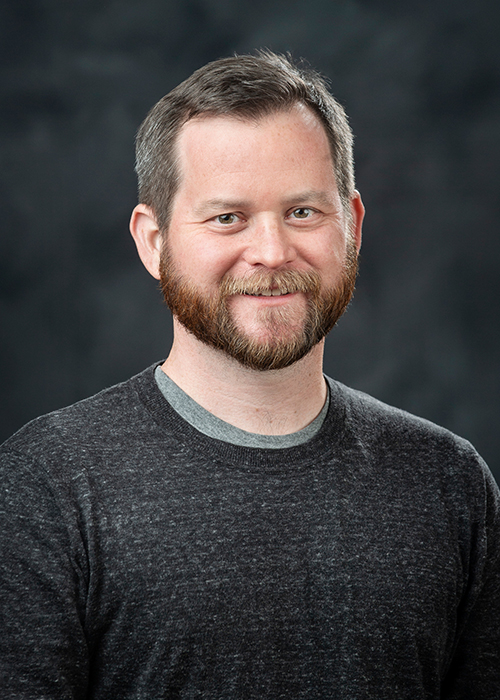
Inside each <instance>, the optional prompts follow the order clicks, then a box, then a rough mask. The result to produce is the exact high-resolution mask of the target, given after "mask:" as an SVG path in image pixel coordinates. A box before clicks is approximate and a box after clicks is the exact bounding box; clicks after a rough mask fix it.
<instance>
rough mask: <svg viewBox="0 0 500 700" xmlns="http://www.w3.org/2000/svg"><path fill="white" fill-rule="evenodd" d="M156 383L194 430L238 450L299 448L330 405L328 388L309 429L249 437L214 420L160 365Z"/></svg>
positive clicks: (317, 430) (241, 431)
mask: <svg viewBox="0 0 500 700" xmlns="http://www.w3.org/2000/svg"><path fill="white" fill-rule="evenodd" d="M155 380H156V383H157V384H158V388H159V389H160V391H161V393H162V394H163V396H164V397H165V398H166V399H167V401H168V402H169V404H170V405H171V406H172V408H173V409H174V410H175V411H177V413H178V414H179V415H180V416H181V417H182V418H184V420H185V421H187V422H188V423H189V424H190V425H192V426H193V428H196V430H199V431H200V433H203V435H207V436H208V437H211V438H215V439H216V440H222V441H223V442H229V443H231V444H232V445H240V446H241V447H259V448H261V449H272V450H280V449H284V448H286V447H295V446H296V445H302V444H303V443H305V442H307V441H308V440H310V439H311V438H313V437H314V436H315V435H316V434H317V433H318V432H319V430H320V429H321V426H322V425H323V422H324V420H325V416H326V414H327V413H328V406H329V404H330V390H329V389H328V384H327V394H326V400H325V403H324V405H323V408H322V409H321V411H320V413H319V414H318V415H317V416H316V418H315V419H314V420H313V421H312V422H311V423H309V425H306V427H305V428H302V430H298V431H297V432H295V433H289V434H288V435H260V434H259V433H249V432H248V431H247V430H242V429H241V428H237V427H236V426H234V425H231V424H230V423H227V422H226V421H223V420H221V419H220V418H217V416H214V415H213V413H210V411H207V410H206V409H205V408H203V406H200V404H199V403H197V402H196V401H195V400H194V399H192V398H191V397H190V396H189V395H188V394H186V392H185V391H183V390H182V389H181V388H180V386H178V385H177V384H176V383H175V382H174V381H173V380H172V379H170V377H169V376H168V375H166V374H165V372H164V371H163V370H162V368H161V366H160V365H158V367H157V368H156V370H155Z"/></svg>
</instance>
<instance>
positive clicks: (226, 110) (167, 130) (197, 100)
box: [136, 50, 354, 231]
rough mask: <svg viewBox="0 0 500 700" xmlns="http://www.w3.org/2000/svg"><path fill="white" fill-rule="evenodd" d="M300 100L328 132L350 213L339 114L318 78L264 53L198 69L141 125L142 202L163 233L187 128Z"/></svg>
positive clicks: (346, 131)
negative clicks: (180, 139) (196, 121)
mask: <svg viewBox="0 0 500 700" xmlns="http://www.w3.org/2000/svg"><path fill="white" fill-rule="evenodd" d="M297 102H301V103H303V104H304V105H306V106H307V107H309V108H310V109H311V110H312V111H313V112H314V114H316V116H317V117H318V118H319V120H320V122H321V123H322V124H323V127H324V128H325V131H326V134H327V137H328V140H329V142H330V149H331V153H332V159H333V165H334V170H335V177H336V181H337V186H338V189H339V194H340V197H341V200H342V203H343V205H344V208H345V209H346V210H347V211H348V212H349V201H350V198H351V196H352V193H353V190H354V167H353V156H352V141H353V138H352V132H351V129H350V127H349V124H348V121H347V117H346V114H345V112H344V109H343V108H342V106H341V105H340V104H339V103H338V102H337V100H335V98H334V97H333V96H332V95H331V94H330V92H329V91H328V89H327V85H326V81H325V80H324V78H323V77H322V76H321V75H320V74H319V73H317V72H316V71H314V70H311V69H310V68H308V67H305V66H303V65H302V64H296V63H294V62H293V61H292V59H291V58H290V57H289V56H283V55H278V54H275V53H272V52H271V51H267V50H266V51H260V52H258V53H257V54H256V55H255V56H254V55H243V56H231V57H229V58H222V59H219V60H217V61H213V62H211V63H208V64H207V65H205V66H203V67H202V68H199V69H198V70H197V71H195V72H194V73H193V74H192V75H191V76H190V77H189V78H187V80H185V81H184V82H182V83H181V84H180V85H178V86H177V87H176V88H174V89H173V90H172V91H171V92H169V93H168V95H165V97H163V98H162V99H161V100H160V101H159V102H157V103H156V105H155V106H154V107H153V108H152V109H151V111H150V112H149V114H148V115H147V117H146V119H145V120H144V121H143V123H142V124H141V126H140V128H139V131H138V134H137V139H136V173H137V177H138V181H139V201H140V202H142V203H144V204H147V205H148V206H150V207H151V208H152V209H153V211H154V213H155V216H156V218H157V222H158V225H159V227H160V229H161V230H162V231H166V230H167V229H168V225H169V220H170V212H171V205H172V201H173V197H174V195H175V193H176V191H177V188H178V185H179V168H178V166H177V159H176V153H175V143H176V139H177V136H178V135H179V132H180V130H181V128H182V127H183V126H184V124H186V122H188V121H189V120H190V119H193V118H194V117H196V116H198V115H200V114H204V115H214V116H222V115H227V116H234V117H237V118H242V119H259V118H261V117H264V116H267V115H269V114H273V113H274V112H279V111H283V110H287V109H290V108H291V107H293V105H294V104H296V103H297Z"/></svg>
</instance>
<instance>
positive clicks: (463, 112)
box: [0, 0, 500, 478]
mask: <svg viewBox="0 0 500 700" xmlns="http://www.w3.org/2000/svg"><path fill="white" fill-rule="evenodd" d="M499 19H500V3H498V2H497V0H495V1H492V2H488V1H480V2H478V1H477V0H476V1H475V2H471V1H470V0H467V1H466V2H465V1H462V0H433V1H430V0H424V1H423V2H410V1H409V0H407V1H406V2H401V0H378V1H377V0H373V1H370V0H346V1H335V0H307V1H303V0H266V1H265V2H264V1H263V0H240V1H238V0H108V1H106V0H92V1H91V0H89V1H87V2H85V1H83V0H81V1H79V2H76V1H73V2H71V1H68V0H3V1H2V3H1V6H0V54H1V75H0V93H1V99H0V106H1V116H0V126H1V129H0V142H1V146H0V149H1V150H0V157H1V168H0V176H1V184H0V207H1V226H2V228H1V238H0V289H1V301H0V312H1V319H0V322H1V346H0V368H1V373H2V381H1V390H2V402H1V411H2V420H1V437H6V436H7V435H9V434H10V433H11V432H13V431H14V430H15V429H17V428H18V427H20V426H21V425H22V424H23V423H24V422H26V421H27V420H29V419H31V418H33V417H34V416H36V415H38V414H40V413H42V412H46V411H49V410H52V409H54V408H57V407H60V406H63V405H65V404H68V403H71V402H73V401H76V400H77V399H80V398H82V397H85V396H88V395H89V394H91V393H94V392H96V391H98V390H99V389H101V388H103V387H105V386H107V385H110V384H112V383H114V382H116V381H119V380H122V379H125V378H127V377H128V376H130V375H131V374H133V373H135V372H138V371H140V370H141V369H143V368H144V367H145V366H146V365H148V364H150V363H151V362H153V361H155V360H157V359H161V358H162V357H164V356H165V355H166V354H167V352H168V347H169V342H170V319H169V316H168V312H167V311H166V310H165V309H164V307H163V305H162V302H161V299H160V296H159V293H158V291H157V289H156V286H155V282H154V281H153V280H152V279H151V278H149V276H148V274H147V273H146V272H145V271H144V270H143V269H142V266H141V265H140V263H139V261H138V259H137V257H136V253H135V250H134V247H133V245H132V240H131V238H130V236H129V234H128V217H129V213H130V211H131V209H132V208H133V206H134V204H135V201H136V195H135V180H134V174H133V139H134V133H135V131H136V129H137V127H138V125H139V123H140V122H141V120H142V119H143V117H144V116H145V114H146V112H147V110H148V109H149V108H150V107H151V106H152V104H153V103H154V102H156V101H157V100H158V99H159V98H160V97H161V96H162V95H164V94H165V93H166V92H167V91H168V90H170V89H171V88H172V87H173V86H174V85H175V84H177V83H178V82H179V81H180V80H182V79H183V78H185V77H187V76H188V75H189V74H190V73H191V72H192V71H193V70H194V69H195V68H197V67H199V66H200V65H201V64H203V63H205V62H207V61H209V60H211V59H214V58H218V57H220V56H225V55H228V54H230V53H232V52H235V51H236V52H247V51H251V50H252V49H254V48H258V47H270V48H272V49H274V50H277V51H291V52H292V53H293V54H294V55H295V56H297V57H299V56H304V57H306V58H307V59H308V60H309V61H310V63H311V64H312V65H313V66H314V67H316V68H318V69H319V70H321V71H322V72H323V73H325V74H326V75H327V76H328V77H329V78H330V80H331V85H332V91H333V93H334V94H335V95H336V96H337V97H338V98H339V99H340V101H341V102H342V103H343V104H344V105H345V106H346V108H347V111H348V113H349V115H350V118H351V123H352V126H353V128H354V132H355V134H356V160H357V181H358V187H359V189H360V190H361V193H362V195H363V198H364V201H365V204H366V208H367V218H366V225H365V234H364V245H363V250H362V259H361V276H360V279H359V283H358V289H357V293H356V298H355V301H354V303H353V305H352V306H351V308H350V310H349V311H348V313H347V315H346V316H345V317H344V318H343V319H342V321H341V322H340V325H339V327H338V328H337V329H336V330H335V331H334V332H333V333H332V335H331V337H330V339H329V340H328V348H327V355H326V370H327V372H328V373H329V374H330V375H331V376H333V377H336V378H338V379H340V380H342V381H344V382H346V383H348V384H350V385H353V386H355V387H358V388H361V389H363V390H366V391H368V392H369V393H371V394H374V395H375V396H377V397H379V398H381V399H383V400H385V401H388V402H390V403H393V404H395V405H397V406H400V407H403V408H405V409H408V410H409V411H412V412H414V413H417V414H420V415H422V416H425V417H427V418H429V419H431V420H434V421H436V422H438V423H441V424H444V425H446V426H447V427H449V428H451V429H452V430H453V431H455V432H457V433H459V434H461V435H464V436H465V437H467V438H469V439H470V440H471V441H472V442H473V443H474V444H475V445H476V446H477V448H478V449H479V451H480V452H481V453H482V454H483V455H484V456H485V458H486V459H487V460H488V462H489V463H490V465H491V467H492V469H493V470H494V472H495V473H496V476H497V478H499V477H500V429H499V428H498V426H497V421H498V405H499V402H498V395H499V388H500V387H499V378H500V367H499V362H498V360H499V349H500V333H499V320H500V319H499V309H500V301H499V299H500V282H499V263H500V260H499V258H500V244H499V240H498V235H497V229H498V220H499V208H500V206H499V197H498V189H499V185H500V165H499V163H500V84H499V78H500V41H499V28H500V27H499Z"/></svg>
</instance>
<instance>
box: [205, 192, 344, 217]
mask: <svg viewBox="0 0 500 700" xmlns="http://www.w3.org/2000/svg"><path fill="white" fill-rule="evenodd" d="M305 203H311V204H320V205H322V206H332V205H334V204H335V198H333V197H332V196H331V195H329V194H328V193H327V192H324V191H321V190H307V191H306V192H299V193H297V194H294V195H291V196H289V197H286V198H285V199H284V200H283V204H284V205H285V206H287V207H288V206H292V205H293V204H305ZM250 206H251V205H250V202H247V201H245V200H236V199H233V200H231V199H207V200H206V201H204V202H202V203H201V204H200V205H199V206H197V207H196V208H195V209H194V212H193V213H194V215H195V216H197V217H198V216H200V217H203V216H206V215H207V214H210V213H211V212H212V211H214V210H217V211H223V212H231V211H238V210H241V209H248V207H250Z"/></svg>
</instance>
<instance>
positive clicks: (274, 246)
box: [244, 216, 297, 269]
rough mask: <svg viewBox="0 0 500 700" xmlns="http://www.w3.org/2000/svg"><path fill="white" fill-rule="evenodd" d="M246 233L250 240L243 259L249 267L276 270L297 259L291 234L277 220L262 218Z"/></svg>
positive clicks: (282, 223)
mask: <svg viewBox="0 0 500 700" xmlns="http://www.w3.org/2000/svg"><path fill="white" fill-rule="evenodd" d="M248 233H249V237H250V239H249V243H248V247H247V249H246V251H245V254H244V258H245V261H246V262H247V263H248V264H249V265H252V266H255V265H262V266H264V267H267V268H269V269H278V268H280V267H283V266H284V265H287V264H288V263H291V262H293V261H294V260H295V259H296V258H297V251H296V250H295V247H294V244H293V241H292V236H291V232H289V231H287V230H286V225H285V224H284V222H281V221H280V220H279V219H277V218H275V217H271V216H269V217H265V218H262V219H261V220H259V221H256V222H255V225H254V226H252V227H251V229H250V230H249V232H248Z"/></svg>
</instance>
